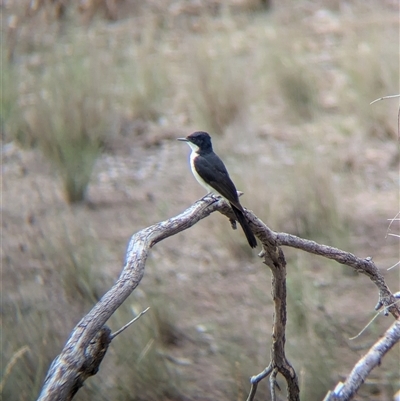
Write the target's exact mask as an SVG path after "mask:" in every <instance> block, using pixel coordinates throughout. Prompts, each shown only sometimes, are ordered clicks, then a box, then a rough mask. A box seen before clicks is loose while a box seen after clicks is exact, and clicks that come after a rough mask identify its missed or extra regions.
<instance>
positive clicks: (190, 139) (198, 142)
mask: <svg viewBox="0 0 400 401" xmlns="http://www.w3.org/2000/svg"><path fill="white" fill-rule="evenodd" d="M178 141H183V142H186V143H187V144H188V145H189V146H190V147H191V148H192V149H193V150H194V151H196V152H197V151H204V152H207V151H212V144H211V137H210V135H208V134H207V132H203V131H198V132H193V134H190V135H188V136H187V137H186V138H178Z"/></svg>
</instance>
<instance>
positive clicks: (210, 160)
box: [177, 131, 257, 248]
mask: <svg viewBox="0 0 400 401" xmlns="http://www.w3.org/2000/svg"><path fill="white" fill-rule="evenodd" d="M177 139H178V141H183V142H186V143H187V144H188V145H189V146H190V147H191V149H192V152H191V154H190V167H191V170H192V173H193V175H194V177H195V178H196V180H197V181H198V182H199V184H200V185H202V186H203V187H204V188H205V189H206V190H207V191H208V192H209V193H211V192H212V193H216V194H217V195H221V196H222V197H223V198H224V199H226V200H227V201H228V202H229V204H230V206H231V208H232V210H233V213H234V214H235V216H236V219H237V221H238V222H239V224H240V225H241V226H242V229H243V232H244V234H245V235H246V238H247V241H248V243H249V245H250V246H251V247H252V248H255V247H256V246H257V240H256V237H255V236H254V234H253V232H252V231H251V228H250V226H249V223H248V222H247V220H246V217H245V214H244V210H243V207H242V205H241V204H240V202H239V196H238V193H237V191H236V187H235V184H234V183H233V182H232V180H231V178H230V177H229V173H228V170H227V169H226V167H225V165H224V163H223V162H222V160H221V159H220V158H219V157H218V156H217V155H216V154H215V153H214V151H213V147H212V143H211V136H210V135H209V134H208V133H207V132H204V131H196V132H194V133H193V134H190V135H188V136H187V137H186V138H177Z"/></svg>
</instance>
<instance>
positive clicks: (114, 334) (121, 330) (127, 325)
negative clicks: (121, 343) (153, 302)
mask: <svg viewBox="0 0 400 401" xmlns="http://www.w3.org/2000/svg"><path fill="white" fill-rule="evenodd" d="M149 309H150V306H149V307H148V308H146V309H145V310H144V311H142V312H140V313H139V314H138V315H137V316H136V317H135V318H133V319H132V320H131V321H130V322H129V323H127V324H126V325H125V326H122V327H121V328H120V329H119V330H117V331H116V332H115V333H112V334H111V336H110V337H111V340H114V338H115V337H117V335H118V334H121V333H122V332H123V331H124V330H125V329H127V328H128V327H129V326H130V325H131V324H133V323H135V322H136V320H138V319H139V318H140V317H141V316H143V315H144V314H145V313H146V312H147V311H148V310H149Z"/></svg>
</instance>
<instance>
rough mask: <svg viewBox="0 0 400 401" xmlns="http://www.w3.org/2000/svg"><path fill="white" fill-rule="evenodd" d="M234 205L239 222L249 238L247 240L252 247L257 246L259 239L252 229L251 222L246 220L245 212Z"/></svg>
mask: <svg viewBox="0 0 400 401" xmlns="http://www.w3.org/2000/svg"><path fill="white" fill-rule="evenodd" d="M231 206H232V209H233V212H234V213H235V216H236V218H237V220H238V222H239V224H240V225H241V226H242V229H243V232H244V234H245V236H246V238H247V241H248V242H249V245H250V246H251V247H252V248H255V247H256V246H257V240H256V237H255V236H254V234H253V231H251V229H250V226H249V223H248V222H247V220H246V217H245V216H244V214H243V212H242V211H241V210H239V209H237V208H236V207H235V206H233V205H232V204H231Z"/></svg>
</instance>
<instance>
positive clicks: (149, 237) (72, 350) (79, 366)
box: [38, 195, 400, 401]
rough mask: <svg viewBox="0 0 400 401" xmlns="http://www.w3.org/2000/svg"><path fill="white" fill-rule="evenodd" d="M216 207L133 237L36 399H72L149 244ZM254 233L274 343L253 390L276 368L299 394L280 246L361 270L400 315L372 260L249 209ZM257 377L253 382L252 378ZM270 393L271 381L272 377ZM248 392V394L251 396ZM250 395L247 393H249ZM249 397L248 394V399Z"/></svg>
mask: <svg viewBox="0 0 400 401" xmlns="http://www.w3.org/2000/svg"><path fill="white" fill-rule="evenodd" d="M215 211H219V212H221V213H223V214H225V215H226V216H228V217H229V218H233V217H234V216H232V211H231V209H230V207H229V206H228V205H227V204H226V203H225V201H224V200H222V199H221V198H219V197H215V196H212V195H209V196H206V197H204V198H203V199H202V200H200V201H198V202H196V203H195V204H194V205H192V206H191V207H190V208H189V209H187V210H186V211H184V212H183V213H182V214H180V215H178V216H176V217H173V218H171V219H168V220H165V221H163V222H161V223H158V224H155V225H153V226H150V227H148V228H145V229H143V230H141V231H139V232H138V233H136V234H135V235H133V236H132V238H131V240H130V243H129V246H128V250H127V255H126V261H125V266H124V268H123V270H122V272H121V274H120V277H119V278H118V280H117V281H116V283H115V284H114V285H113V287H112V288H111V289H110V290H109V291H108V292H107V293H106V294H105V295H104V296H103V297H102V298H101V299H100V301H99V302H98V303H97V304H96V305H95V306H94V307H93V309H92V310H91V311H90V312H89V313H88V314H87V315H86V316H85V317H83V318H82V320H81V321H80V322H79V323H78V324H77V326H76V327H75V328H74V329H73V331H72V333H71V336H70V338H69V340H68V341H67V343H66V345H65V346H64V349H63V350H62V352H61V354H60V355H59V356H57V357H56V359H55V360H54V361H53V363H52V364H51V366H50V369H49V371H48V373H47V376H46V378H45V381H44V384H43V388H42V391H41V394H40V395H39V398H38V400H40V401H45V400H46V401H50V400H51V401H64V400H71V399H72V398H73V396H74V395H75V393H76V392H77V391H78V389H79V388H80V387H81V386H82V385H83V383H84V381H85V380H86V379H87V378H88V377H89V376H92V375H94V374H96V373H97V371H98V368H99V366H100V363H101V361H102V359H103V357H104V355H105V353H106V352H107V349H108V346H109V344H110V343H111V340H112V339H113V337H112V335H111V331H110V329H108V328H107V327H106V326H105V324H106V322H107V320H108V319H109V318H110V317H111V316H112V314H113V313H114V312H115V311H116V310H117V309H118V307H119V306H120V305H121V304H122V303H123V302H124V301H125V299H126V298H127V297H128V296H129V295H130V294H131V293H132V291H134V289H135V288H136V287H137V286H138V285H139V283H140V281H141V279H142V277H143V274H144V269H145V264H146V260H147V256H148V253H149V251H150V249H151V248H152V247H153V246H154V245H155V244H157V243H158V242H160V241H162V240H163V239H165V238H167V237H170V236H172V235H175V234H177V233H179V232H181V231H184V230H186V229H188V228H189V227H191V226H193V225H194V224H196V223H197V222H198V221H199V220H201V219H203V218H205V217H207V216H208V215H209V214H211V213H213V212H215ZM247 217H248V219H249V221H250V225H251V228H252V230H253V232H254V234H255V235H256V236H257V237H258V239H259V240H260V241H261V242H262V244H263V251H262V253H261V254H260V256H262V257H263V258H264V263H266V264H267V265H268V266H269V267H270V268H271V270H272V275H273V278H272V280H273V292H272V295H273V298H274V303H275V316H274V325H273V333H272V336H273V345H272V349H271V364H270V365H269V367H268V368H267V369H266V370H265V371H264V372H262V374H260V375H258V376H255V378H256V379H254V380H255V381H254V382H253V388H252V393H254V394H255V391H256V388H257V384H256V382H257V383H258V381H259V380H261V379H262V378H263V377H266V376H267V375H269V374H272V375H273V376H272V377H275V376H276V374H277V373H281V374H282V375H283V376H284V377H285V379H286V382H287V384H288V398H289V399H290V400H297V399H298V396H299V395H298V393H299V390H298V384H297V377H296V374H295V371H294V369H293V368H292V366H291V365H290V364H289V363H288V361H287V360H286V357H285V353H284V347H285V326H286V266H285V264H286V262H285V258H284V255H283V252H282V250H281V249H280V246H291V247H294V248H298V249H302V250H304V251H306V252H311V253H314V254H317V255H321V256H325V257H328V258H330V259H333V260H336V261H337V262H338V263H341V264H344V265H348V266H350V267H352V268H355V269H357V271H359V272H361V273H364V274H366V275H367V276H368V277H369V278H370V279H371V280H372V281H373V282H374V283H375V284H376V285H377V287H378V289H379V302H378V305H377V308H380V307H382V306H383V307H384V308H385V310H387V311H388V312H390V313H391V314H392V315H393V316H394V317H396V318H399V316H400V310H399V308H398V306H397V305H396V304H395V301H396V299H395V298H394V296H393V295H392V293H391V292H390V290H389V288H388V287H387V285H386V283H385V281H384V279H383V276H382V275H381V274H380V272H379V270H378V269H377V267H376V266H375V264H374V263H373V262H372V260H371V259H359V258H357V257H356V256H354V255H352V254H349V253H347V252H344V251H341V250H339V249H336V248H331V247H328V246H325V245H320V244H317V243H315V242H313V241H307V240H303V239H301V238H298V237H295V236H292V235H289V234H284V233H275V232H273V231H272V230H270V229H269V228H268V227H267V226H266V225H265V224H264V223H263V222H262V221H261V220H260V219H258V218H257V217H256V216H255V215H254V214H253V213H251V212H247ZM257 379H258V381H257ZM271 383H272V386H273V388H272V389H271V392H273V394H274V392H275V383H274V380H272V381H271ZM254 394H253V397H254ZM249 397H251V395H250V396H249ZM250 399H252V398H250Z"/></svg>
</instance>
